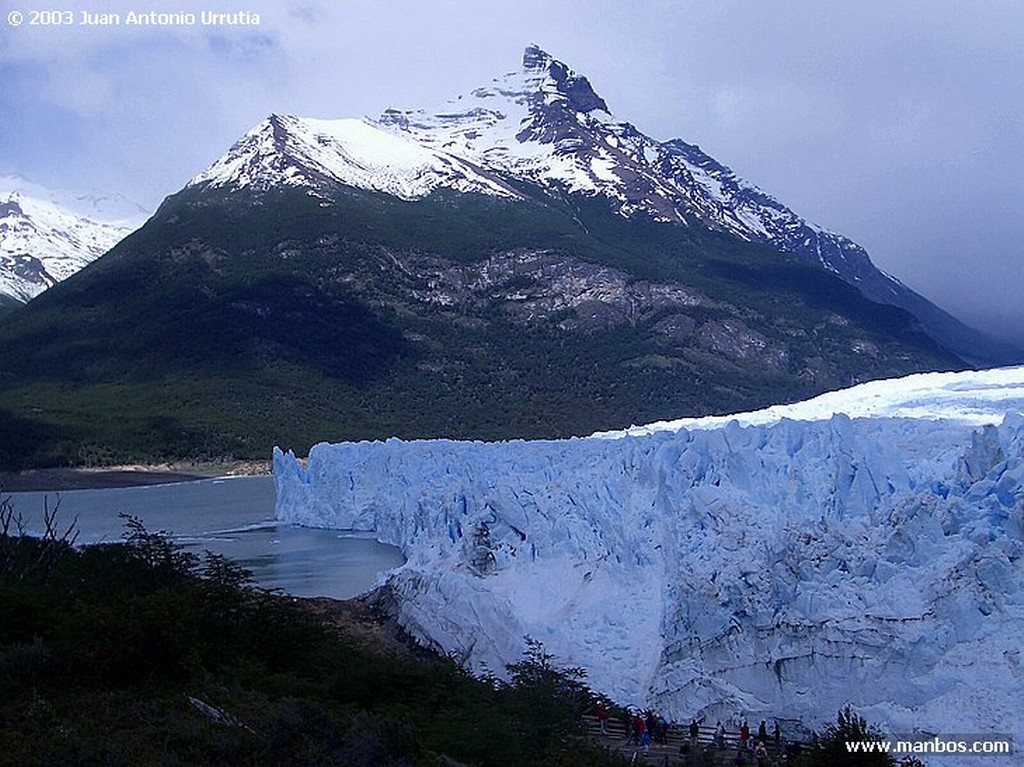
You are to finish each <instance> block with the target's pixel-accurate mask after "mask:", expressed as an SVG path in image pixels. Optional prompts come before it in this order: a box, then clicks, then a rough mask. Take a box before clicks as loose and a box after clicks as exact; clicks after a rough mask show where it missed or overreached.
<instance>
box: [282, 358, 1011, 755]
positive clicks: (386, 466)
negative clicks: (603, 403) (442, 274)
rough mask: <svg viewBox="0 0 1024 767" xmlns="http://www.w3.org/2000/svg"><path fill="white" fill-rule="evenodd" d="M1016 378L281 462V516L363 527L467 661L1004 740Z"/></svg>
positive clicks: (681, 702)
mask: <svg viewBox="0 0 1024 767" xmlns="http://www.w3.org/2000/svg"><path fill="white" fill-rule="evenodd" d="M1022 413H1024V368H1012V369H1003V370H994V371H981V372H969V373H957V374H927V375H923V376H922V375H919V376H910V377H907V378H905V379H897V380H893V381H885V382H875V383H872V384H865V385H862V386H858V387H853V388H851V389H847V390H844V391H842V392H834V393H831V394H829V395H825V397H824V398H816V399H815V400H809V401H808V402H807V403H798V404H796V405H791V406H786V407H785V408H770V409H768V410H766V411H761V412H760V413H755V414H744V415H737V416H734V417H731V418H728V419H720V418H719V419H691V420H689V421H681V422H675V423H672V424H660V425H657V426H656V427H652V428H637V429H633V430H629V431H625V432H621V433H615V434H602V435H595V436H593V437H588V438H577V439H570V440H559V441H536V442H523V441H521V442H507V443H475V442H454V441H446V440H431V441H420V442H403V441H400V440H394V439H393V440H388V441H386V442H365V443H348V444H333V445H332V444H320V445H317V446H315V447H314V448H313V449H312V450H311V452H310V455H309V457H308V461H307V463H306V467H305V468H303V467H302V466H301V465H300V463H299V462H298V461H297V460H296V458H295V457H294V456H293V455H291V454H290V453H289V454H284V453H282V452H280V451H278V450H275V465H274V475H275V483H276V489H277V515H278V517H279V519H281V520H283V521H287V522H292V523H298V524H303V525H309V526H314V527H328V528H336V529H349V530H358V531H370V532H372V533H373V534H374V535H375V536H376V537H377V539H378V540H380V541H382V542H384V543H389V544H393V545H395V546H398V547H400V548H401V549H402V551H403V553H404V554H405V556H406V558H407V561H406V563H405V564H404V565H403V566H401V567H399V568H397V569H395V570H392V571H390V572H388V573H386V574H385V575H384V576H382V583H383V582H386V584H387V585H388V586H389V587H390V588H391V589H392V590H393V592H394V593H395V595H396V596H397V598H398V610H399V616H398V617H399V620H400V622H401V623H402V624H403V625H404V627H405V628H406V629H407V630H409V631H410V632H411V633H412V634H413V635H414V636H416V637H417V638H418V639H420V640H421V641H422V642H424V643H425V644H428V645H431V646H433V647H435V648H437V649H439V650H441V651H443V652H447V653H453V654H455V655H456V656H457V657H458V658H459V659H461V660H462V661H463V662H464V663H465V664H467V665H468V666H469V667H471V668H472V669H474V670H478V671H481V670H489V671H491V672H495V673H500V672H502V671H503V670H504V668H505V665H506V664H508V663H512V662H515V661H516V660H518V659H519V658H520V657H521V653H522V651H523V649H524V646H525V645H524V637H525V636H527V635H529V636H531V637H533V638H535V639H538V640H541V641H542V642H543V643H544V645H545V646H546V648H547V649H548V650H549V651H550V652H552V653H553V654H554V655H555V656H556V657H557V658H558V660H559V661H560V662H564V663H565V664H567V665H573V666H582V667H584V668H586V669H587V671H588V673H589V682H590V684H591V685H592V686H593V687H594V688H595V689H598V690H601V691H602V692H605V693H607V694H609V695H610V696H611V697H613V698H614V699H616V700H617V701H619V702H620V703H623V704H637V705H642V706H651V707H653V708H655V709H657V710H659V711H661V712H664V713H665V714H666V716H669V717H671V718H673V719H675V720H677V721H682V720H688V718H689V717H691V716H706V717H707V718H708V720H709V721H715V720H716V719H722V720H723V721H730V720H731V721H735V720H736V718H737V717H740V716H745V717H747V718H748V719H750V720H751V721H758V720H759V719H761V718H769V719H771V718H779V719H782V720H791V721H794V722H795V721H799V722H801V723H802V724H803V725H805V726H807V727H820V726H821V725H822V724H823V723H824V722H825V721H830V720H832V719H833V717H834V715H835V712H836V710H837V709H839V708H841V707H842V706H843V705H844V704H846V703H851V704H853V705H854V706H855V708H856V709H857V710H858V711H859V712H860V713H861V714H863V715H865V716H867V717H868V719H869V720H871V721H873V722H878V723H880V724H882V725H883V726H884V727H885V728H887V729H888V730H889V731H890V732H912V731H918V732H925V733H951V732H954V733H1016V734H1017V736H1018V742H1020V741H1019V737H1020V734H1021V732H1020V731H1021V727H1020V724H1019V717H1020V708H1019V707H1020V701H1021V700H1024V670H1022V665H1021V663H1022V657H1021V650H1022V643H1021V636H1022V634H1024V601H1022V593H1024V592H1022V586H1024V578H1022V564H1024V556H1022V555H1024V484H1022V480H1024V462H1022V458H1024V416H1022Z"/></svg>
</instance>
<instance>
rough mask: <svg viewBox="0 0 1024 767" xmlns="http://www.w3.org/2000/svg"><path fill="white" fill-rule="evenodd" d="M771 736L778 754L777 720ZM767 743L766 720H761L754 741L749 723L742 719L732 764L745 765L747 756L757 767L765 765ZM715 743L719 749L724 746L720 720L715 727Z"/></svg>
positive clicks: (778, 730)
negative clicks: (751, 758)
mask: <svg viewBox="0 0 1024 767" xmlns="http://www.w3.org/2000/svg"><path fill="white" fill-rule="evenodd" d="M771 738H772V741H773V742H774V744H775V753H776V754H778V753H779V752H780V749H781V747H782V730H781V728H780V727H779V722H778V720H776V722H775V728H774V729H773V731H772V735H771ZM768 743H769V740H768V722H767V721H765V720H764V719H762V720H761V724H760V725H758V728H757V740H756V741H754V740H752V739H751V737H750V725H749V724H747V720H746V719H744V720H743V722H742V723H741V724H740V727H739V748H738V749H737V751H736V758H735V759H734V760H733V764H735V765H737V767H739V766H740V765H745V764H747V759H748V757H753V759H754V760H755V763H756V764H757V767H765V766H766V765H767V764H768ZM715 745H716V746H717V747H718V748H719V749H724V748H726V740H725V725H723V724H722V722H721V721H719V722H718V725H717V727H716V728H715Z"/></svg>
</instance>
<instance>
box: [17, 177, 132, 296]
mask: <svg viewBox="0 0 1024 767" xmlns="http://www.w3.org/2000/svg"><path fill="white" fill-rule="evenodd" d="M144 217H145V214H144V212H143V211H142V209H141V208H140V207H139V206H137V205H135V204H134V203H131V202H129V201H127V200H125V199H124V198H121V197H116V196H113V197H112V196H103V195H98V194H90V193H76V192H59V191H52V190H47V189H45V188H43V187H41V186H39V185H36V184H32V183H31V182H28V181H26V180H24V179H22V178H20V177H17V176H0V294H3V295H6V296H9V297H11V298H13V299H15V300H16V301H19V302H25V301H28V300H29V299H31V298H34V297H35V296H37V295H39V294H40V293H41V292H42V291H44V290H45V289H46V288H48V287H50V286H52V285H55V284H56V283H58V282H60V281H61V280H63V279H65V278H67V277H70V276H71V275H72V274H74V273H75V272H77V271H78V270H79V269H81V268H82V267H84V266H85V265H86V264H88V263H89V262H91V261H93V260H95V259H97V258H99V257H100V256H101V255H103V254H104V253H106V252H107V251H108V250H110V249H111V248H112V247H114V245H116V244H117V243H118V242H120V241H121V240H122V239H123V238H124V237H125V236H127V235H128V234H130V233H131V232H132V231H133V230H134V229H135V228H136V227H138V226H139V225H141V223H142V221H143V220H144Z"/></svg>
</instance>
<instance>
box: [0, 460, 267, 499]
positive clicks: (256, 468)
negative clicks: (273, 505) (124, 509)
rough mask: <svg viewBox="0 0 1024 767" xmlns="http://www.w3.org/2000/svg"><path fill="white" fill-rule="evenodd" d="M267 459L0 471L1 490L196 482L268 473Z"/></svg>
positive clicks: (21, 491)
mask: <svg viewBox="0 0 1024 767" xmlns="http://www.w3.org/2000/svg"><path fill="white" fill-rule="evenodd" d="M271 473H272V472H271V463H270V461H236V462H232V463H223V464H182V465H177V464H167V465H160V466H105V467H100V468H89V469H86V468H56V469H25V470H23V471H0V493H3V494H6V493H36V492H57V491H62V490H110V489H115V488H123V487H142V486H146V485H165V484H172V483H177V482H195V481H197V480H201V479H216V478H218V477H240V476H269V475H270V474H271Z"/></svg>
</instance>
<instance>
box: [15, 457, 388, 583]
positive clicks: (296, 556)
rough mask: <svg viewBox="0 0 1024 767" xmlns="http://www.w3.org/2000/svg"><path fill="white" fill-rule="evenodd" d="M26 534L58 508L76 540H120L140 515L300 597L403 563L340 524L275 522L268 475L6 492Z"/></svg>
mask: <svg viewBox="0 0 1024 767" xmlns="http://www.w3.org/2000/svg"><path fill="white" fill-rule="evenodd" d="M10 498H11V501H12V502H13V503H14V509H15V512H16V513H17V514H20V515H21V516H22V517H23V518H24V520H25V527H26V532H29V533H32V534H40V533H42V531H43V529H44V524H43V514H44V509H46V508H49V509H50V510H52V509H53V508H54V506H55V505H56V506H57V526H58V527H59V529H60V531H61V532H63V531H64V530H65V529H66V528H67V527H68V525H70V524H72V523H73V522H74V524H75V529H76V530H77V531H78V540H77V543H78V544H79V545H83V544H91V543H105V542H115V541H120V540H122V539H123V534H124V532H125V530H126V528H125V524H124V519H123V518H122V517H121V516H119V515H121V514H128V515H131V516H134V517H138V518H139V519H140V520H141V521H142V523H143V525H144V526H145V528H146V529H147V530H149V531H151V532H160V531H163V532H166V533H168V534H169V535H170V537H171V538H172V539H173V540H174V541H175V542H176V543H179V544H181V545H182V546H183V547H185V548H186V549H188V550H189V551H193V552H195V553H197V554H200V555H201V554H202V553H203V552H204V551H212V552H214V553H217V554H223V555H224V556H226V557H229V558H230V559H232V560H234V561H235V562H237V563H238V564H240V565H241V566H242V567H245V568H246V569H247V570H251V571H252V573H253V576H254V578H255V580H256V582H257V583H258V584H260V585H261V586H264V587H266V588H280V589H282V590H283V591H285V592H286V593H288V594H292V595H294V596H299V597H311V596H327V597H334V598H335V599H349V598H351V597H354V596H357V595H359V594H361V593H363V592H365V591H367V590H368V589H369V588H370V587H371V586H372V585H373V583H374V581H375V580H376V578H377V576H378V575H379V574H380V573H382V572H384V571H386V570H389V569H391V568H393V567H398V566H399V565H401V564H403V562H404V561H405V560H404V558H403V557H402V553H401V552H400V551H399V550H398V549H397V548H395V547H394V546H387V545H384V544H382V543H378V542H377V541H375V540H372V539H368V538H366V537H365V536H363V537H358V536H354V535H350V534H347V533H345V532H342V531H338V530H318V529H312V528H303V527H297V526H295V525H286V524H279V523H278V522H277V521H276V520H275V519H274V480H273V477H229V478H223V479H204V480H197V481H195V482H178V483H174V484H167V485H150V486H146V487H127V488H116V489H105V490H72V491H64V492H59V493H58V492H45V493H43V492H33V493H11V494H10Z"/></svg>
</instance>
